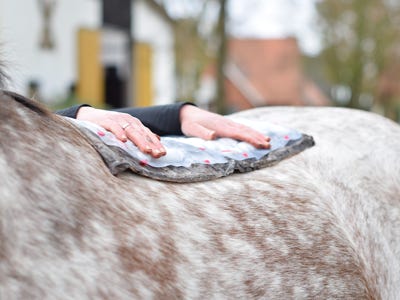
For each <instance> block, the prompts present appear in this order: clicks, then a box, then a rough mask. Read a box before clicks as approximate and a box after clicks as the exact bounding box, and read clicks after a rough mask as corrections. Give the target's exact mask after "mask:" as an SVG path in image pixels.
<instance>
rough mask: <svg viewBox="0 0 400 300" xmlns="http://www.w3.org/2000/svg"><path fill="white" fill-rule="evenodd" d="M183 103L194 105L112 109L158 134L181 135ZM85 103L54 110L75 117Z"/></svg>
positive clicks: (181, 104)
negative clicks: (136, 119) (134, 119)
mask: <svg viewBox="0 0 400 300" xmlns="http://www.w3.org/2000/svg"><path fill="white" fill-rule="evenodd" d="M185 104H189V105H194V104H193V103H190V102H180V103H174V104H166V105H157V106H149V107H129V108H120V109H116V110H114V111H118V112H124V113H127V114H130V115H131V116H133V117H135V118H138V119H139V120H140V121H141V122H142V123H143V125H144V126H146V127H148V128H149V129H150V130H151V131H152V132H154V133H155V134H158V135H183V133H182V130H181V121H180V116H179V113H180V111H181V108H182V106H184V105H185ZM83 106H90V105H87V104H82V105H75V106H72V107H69V108H66V109H62V110H58V111H56V114H58V115H61V116H64V117H70V118H74V119H75V118H76V115H77V113H78V110H79V109H80V108H81V107H83Z"/></svg>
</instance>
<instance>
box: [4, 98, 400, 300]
mask: <svg viewBox="0 0 400 300" xmlns="http://www.w3.org/2000/svg"><path fill="white" fill-rule="evenodd" d="M0 98H1V101H0V107H1V108H0V129H1V130H0V132H1V136H0V178H1V184H0V220H1V223H0V240H1V243H0V298H1V299H260V298H264V299H398V297H399V295H400V234H399V232H400V176H399V174H400V155H399V153H400V127H399V126H398V125H396V124H394V123H392V122H391V121H389V120H386V119H384V118H382V117H379V116H377V115H374V114H371V113H366V112H361V111H355V110H346V109H339V108H263V109H255V110H251V111H246V112H243V113H241V114H240V117H245V118H251V119H254V120H268V121H277V122H279V123H280V124H282V125H284V126H285V125H287V126H290V127H293V128H297V129H298V130H301V131H303V132H307V133H309V134H311V135H313V137H314V138H315V141H316V146H315V147H313V148H311V149H309V150H307V151H305V152H302V153H300V154H299V155H296V156H295V157H293V158H291V159H289V160H285V161H283V162H281V163H279V164H278V165H276V166H273V167H270V168H266V169H262V170H258V171H254V172H251V173H246V174H239V175H232V176H230V177H227V178H222V179H219V180H214V181H210V182H201V183H192V184H173V183H163V182H158V181H153V180H150V179H146V178H144V177H140V176H137V175H134V174H132V173H124V174H122V175H120V176H118V177H114V176H112V175H111V174H110V173H109V171H108V169H107V167H106V166H105V165H104V163H103V161H102V160H101V159H100V158H99V156H98V154H97V152H96V151H95V150H94V149H93V148H92V147H91V146H90V145H89V143H88V142H87V141H86V140H85V138H84V137H83V136H81V135H80V133H79V132H78V131H77V130H75V129H74V128H73V127H71V126H70V124H68V123H67V122H65V121H64V120H62V119H61V118H60V117H57V116H53V115H51V114H49V113H48V112H47V111H46V110H44V109H41V108H39V107H37V106H36V104H34V103H30V102H29V101H28V102H24V101H25V100H23V99H22V98H19V97H18V96H16V95H5V94H1V95H0ZM14 98H17V100H19V101H17V100H16V99H14Z"/></svg>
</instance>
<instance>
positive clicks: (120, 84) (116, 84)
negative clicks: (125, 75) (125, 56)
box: [104, 66, 125, 108]
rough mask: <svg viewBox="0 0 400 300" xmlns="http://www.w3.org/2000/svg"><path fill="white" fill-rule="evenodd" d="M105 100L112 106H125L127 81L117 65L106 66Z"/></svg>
mask: <svg viewBox="0 0 400 300" xmlns="http://www.w3.org/2000/svg"><path fill="white" fill-rule="evenodd" d="M104 73H105V91H104V94H105V102H106V104H107V105H108V106H109V107H110V108H121V107H124V106H125V81H124V80H123V79H122V78H121V76H119V74H118V69H117V67H116V66H106V67H105V72H104Z"/></svg>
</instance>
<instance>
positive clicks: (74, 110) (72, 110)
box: [56, 104, 90, 119]
mask: <svg viewBox="0 0 400 300" xmlns="http://www.w3.org/2000/svg"><path fill="white" fill-rule="evenodd" d="M83 106H90V105H88V104H80V105H75V106H71V107H68V108H65V109H61V110H58V111H56V114H57V115H60V116H63V117H70V118H74V119H76V115H77V114H78V110H79V109H80V108H81V107H83Z"/></svg>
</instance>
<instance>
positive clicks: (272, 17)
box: [0, 0, 400, 122]
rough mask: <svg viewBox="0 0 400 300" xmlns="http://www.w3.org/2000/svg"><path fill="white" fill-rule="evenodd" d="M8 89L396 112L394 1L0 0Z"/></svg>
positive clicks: (67, 97)
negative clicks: (328, 106) (339, 107)
mask: <svg viewBox="0 0 400 300" xmlns="http://www.w3.org/2000/svg"><path fill="white" fill-rule="evenodd" d="M0 52H1V57H2V60H3V61H4V62H5V64H6V66H7V70H6V71H7V72H8V74H9V75H10V82H9V88H10V89H12V90H15V91H17V92H19V93H22V94H24V95H26V96H29V97H33V98H35V99H38V100H40V101H43V102H45V103H46V104H47V105H48V106H50V107H51V108H53V109H57V108H62V107H67V106H70V105H73V104H76V103H89V104H91V105H94V106H96V107H103V108H113V107H122V106H148V105H157V104H167V103H172V102H175V101H181V100H185V101H187V100H189V101H193V102H195V103H197V105H199V106H200V107H203V108H206V109H209V110H212V111H217V112H219V113H230V112H234V111H239V110H243V109H247V108H252V107H258V106H268V105H312V106H323V105H330V106H345V107H353V108H360V109H365V110H371V111H374V112H377V113H380V114H382V115H385V116H387V117H389V118H391V119H393V120H395V121H397V122H400V85H399V82H400V1H398V0H29V1H26V0H0Z"/></svg>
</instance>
